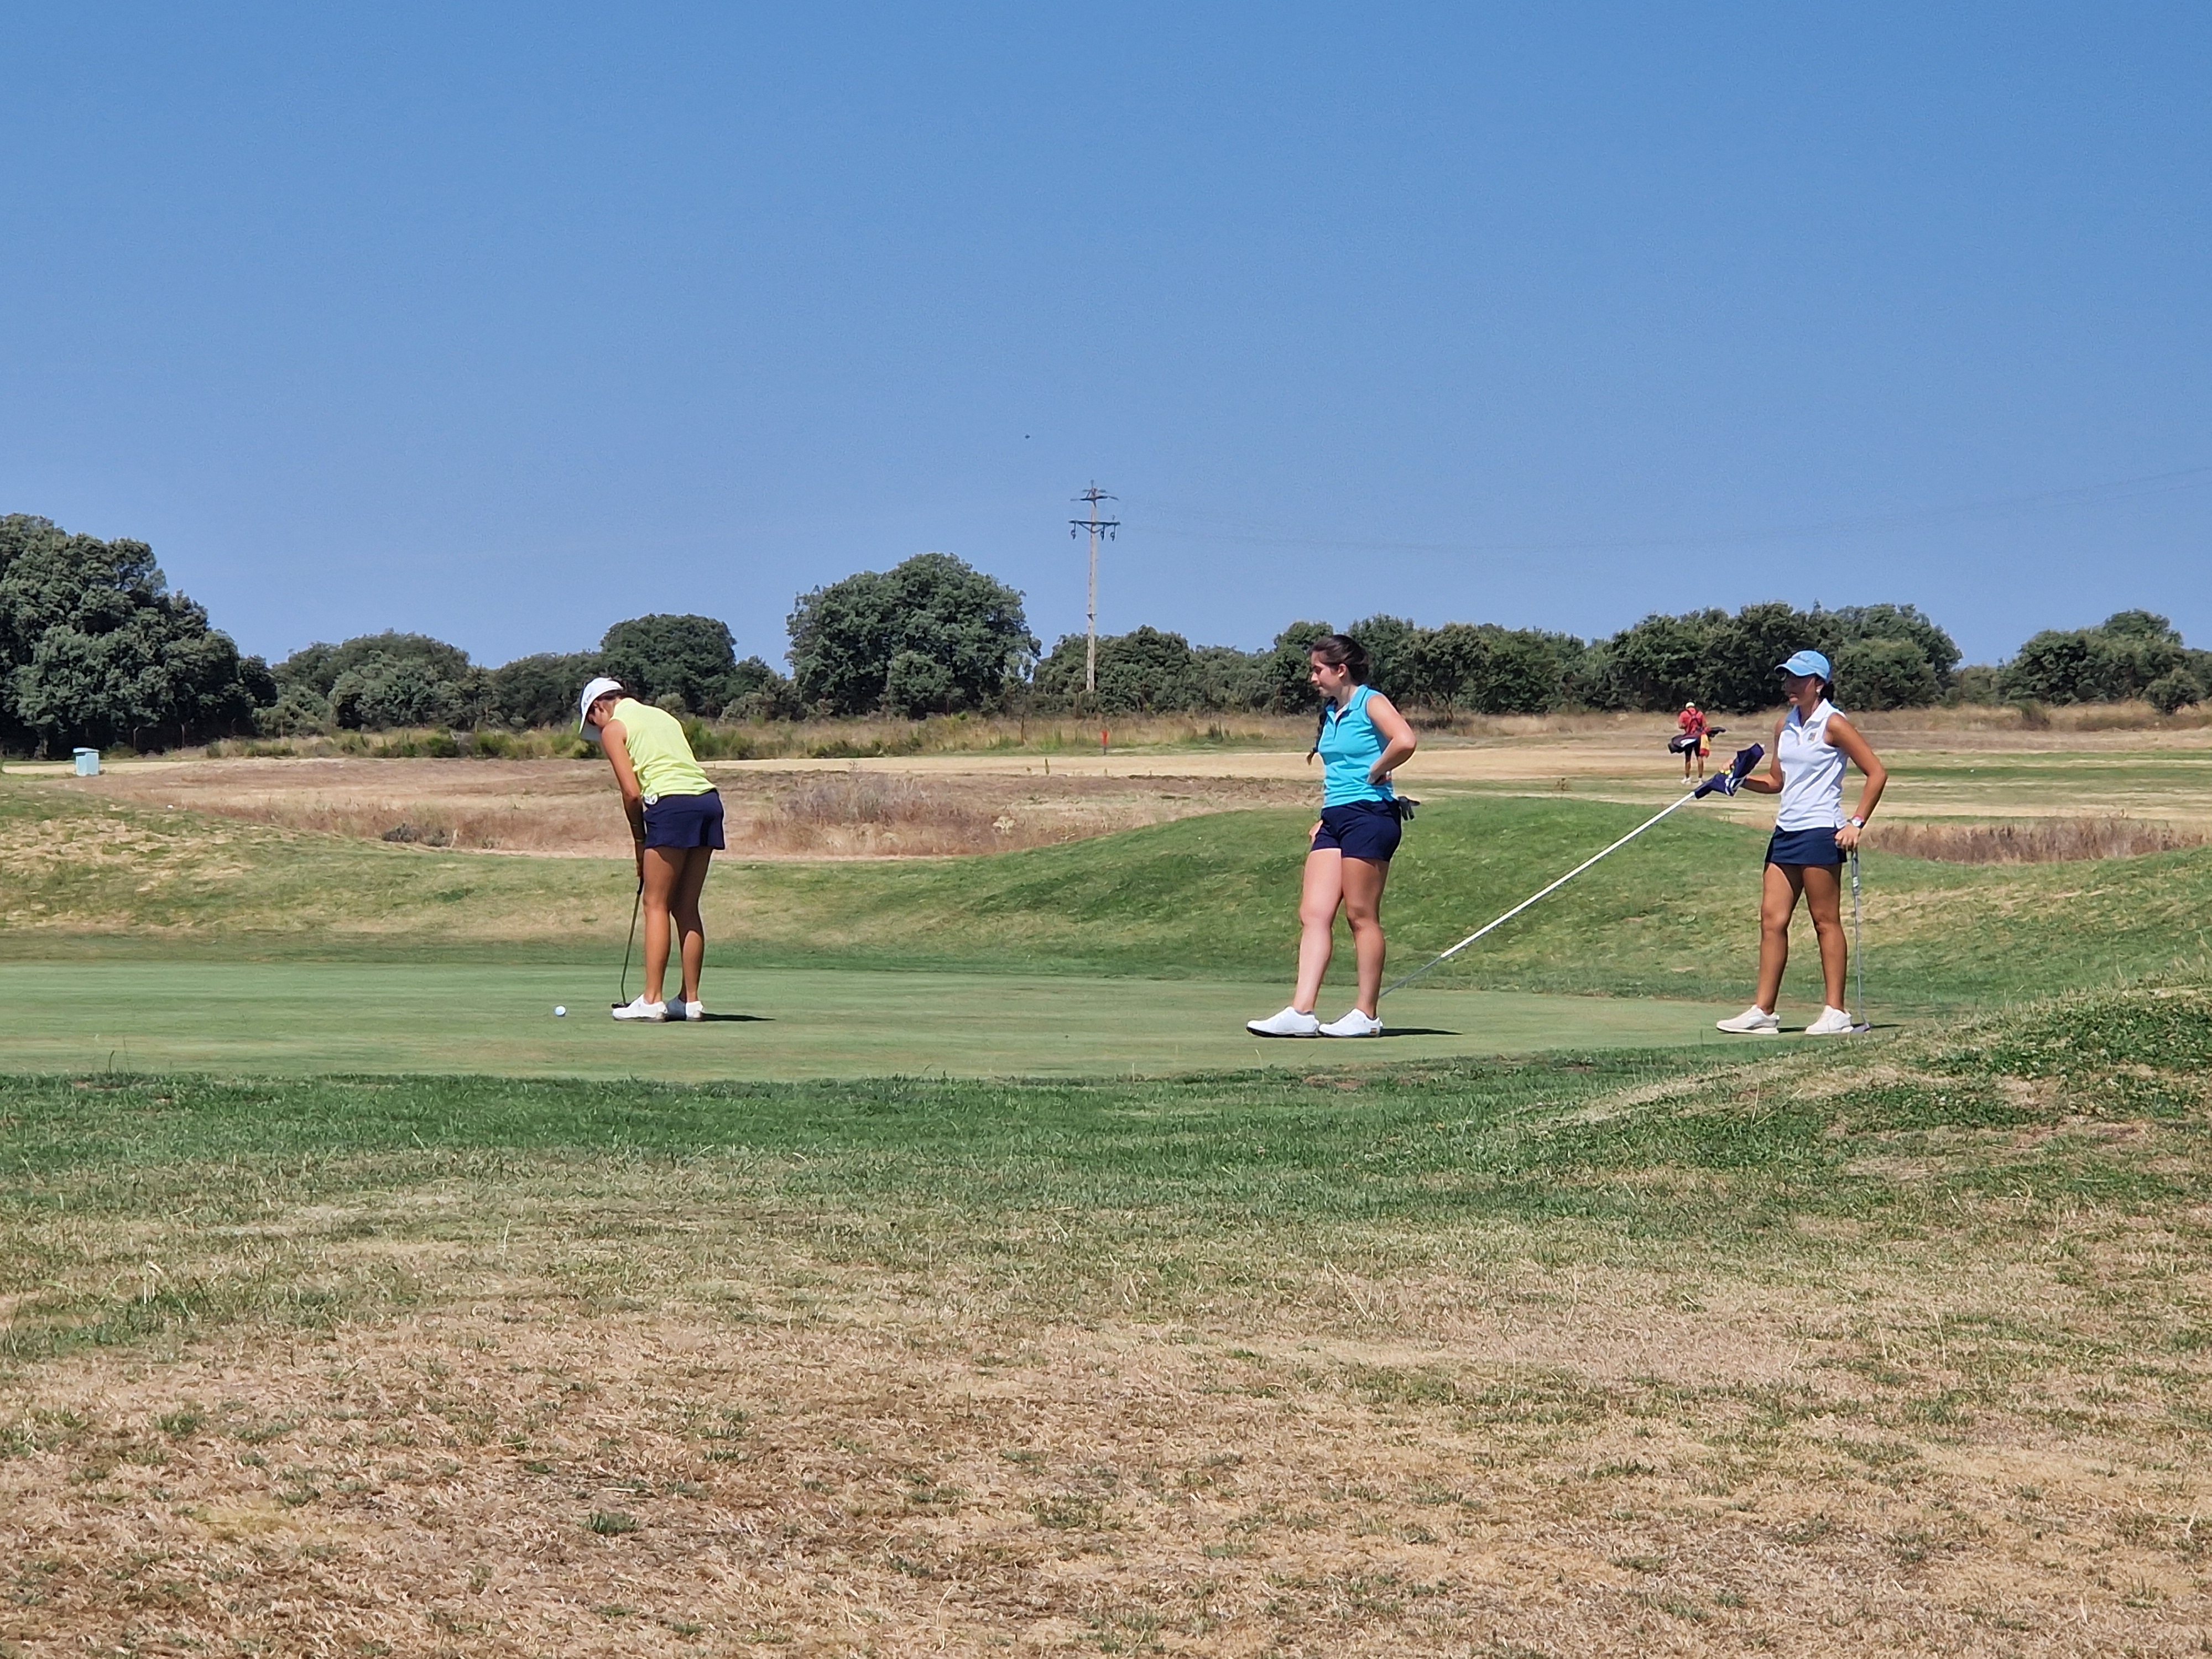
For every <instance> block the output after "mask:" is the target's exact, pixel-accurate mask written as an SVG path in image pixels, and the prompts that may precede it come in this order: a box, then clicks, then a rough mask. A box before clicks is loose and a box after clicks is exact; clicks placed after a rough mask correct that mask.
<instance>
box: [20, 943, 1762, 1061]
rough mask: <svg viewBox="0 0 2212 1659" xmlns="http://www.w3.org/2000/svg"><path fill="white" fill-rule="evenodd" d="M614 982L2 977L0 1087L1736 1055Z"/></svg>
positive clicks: (333, 975) (978, 986)
mask: <svg viewBox="0 0 2212 1659" xmlns="http://www.w3.org/2000/svg"><path fill="white" fill-rule="evenodd" d="M606 981H607V973H606V969H605V964H604V963H599V964H596V965H593V966H592V967H583V966H577V967H573V968H564V967H560V966H543V965H526V966H519V967H503V966H501V967H495V966H483V967H471V966H468V965H465V964H456V963H430V964H424V965H421V966H414V965H402V964H397V963H312V962H310V963H115V962H97V963H36V964H33V963H22V964H10V965H7V966H0V995H4V996H5V997H6V999H7V1001H8V1006H11V1007H13V1008H15V1009H17V1010H19V1011H32V1010H35V1011H36V1013H35V1017H33V1018H18V1019H16V1020H14V1021H11V1022H10V1029H9V1030H8V1031H6V1032H5V1033H4V1034H0V1070H7V1071H15V1072H88V1071H100V1070H107V1069H113V1070H118V1071H132V1072H160V1071H200V1072H208V1071H214V1072H224V1073H247V1074H252V1073H289V1074H294V1075H298V1074H303V1073H331V1072H438V1073H485V1074H493V1075H501V1076H515V1077H526V1076H527V1077H545V1076H569V1077H647V1078H658V1079H669V1080H673V1081H689V1080H697V1079H709V1078H747V1079H778V1078H810V1077H812V1078H819V1077H863V1076H881V1075H885V1074H890V1073H900V1074H906V1075H913V1074H917V1073H946V1074H951V1075H955V1076H970V1077H974V1076H984V1077H989V1076H1039V1075H1059V1076H1097V1075H1106V1074H1121V1075H1128V1074H1137V1075H1141V1076H1160V1075H1164V1074H1170V1073H1178V1072H1192V1071H1210V1070H1217V1069H1223V1068H1233V1067H1244V1066H1314V1065H1317V1064H1323V1063H1329V1064H1340V1063H1343V1062H1345V1061H1347V1060H1385V1059H1387V1060H1432V1059H1440V1058H1443V1057H1446V1056H1450V1055H1460V1054H1499V1053H1512V1052H1526V1051H1529V1050H1534V1049H1541V1048H1623V1047H1636V1048H1644V1047H1656V1046H1662V1045H1674V1044H1681V1043H1698V1042H1731V1041H1741V1039H1729V1038H1727V1037H1724V1036H1722V1035H1721V1034H1720V1033H1719V1032H1717V1031H1715V1030H1713V1029H1712V1021H1713V1018H1714V1016H1715V1015H1716V1014H1721V1013H1731V1012H1735V1010H1734V1008H1733V1007H1720V1006H1705V1005H1703V1004H1698V1003H1691V1002H1670V1001H1661V1000H1627V999H1620V1000H1614V999H1608V998H1602V997H1574V996H1538V995H1524V994H1513V993H1505V992H1481V991H1419V990H1415V991H1407V992H1403V993H1401V994H1399V995H1398V996H1396V997H1394V998H1392V999H1391V1000H1389V1002H1387V1003H1386V1004H1385V1005H1384V1007H1383V1012H1384V1014H1385V1016H1386V1018H1387V1019H1388V1021H1389V1023H1390V1024H1392V1025H1394V1026H1395V1027H1396V1028H1397V1029H1395V1030H1393V1031H1392V1032H1391V1033H1390V1034H1389V1036H1386V1037H1384V1038H1383V1040H1382V1041H1380V1042H1267V1041H1261V1040H1260V1039H1256V1038H1254V1037H1252V1036H1248V1035H1247V1034H1246V1033H1245V1031H1244V1030H1243V1022H1244V1021H1245V1020H1247V1019H1249V1018H1253V1017H1254V1016H1255V1015H1261V1014H1268V1013H1273V1012H1274V1011H1275V1010H1276V1009H1277V1008H1279V1007H1280V1006H1282V1004H1283V1001H1284V994H1285V987H1282V986H1281V985H1261V984H1254V983H1249V982H1243V983H1239V982H1222V981H1165V980H1144V979H1122V978H1073V977H1059V976H1037V977H1024V976H1018V975H987V974H946V973H919V972H917V973H904V972H896V971H869V970H861V969H778V970H768V969H761V970H754V971H746V970H743V969H737V970H732V969H717V970H716V971H715V972H714V974H713V975H711V976H710V978H709V981H708V995H709V999H710V1000H709V1006H710V1007H712V1008H713V1009H714V1011H715V1014H714V1018H711V1019H709V1020H708V1022H706V1023H704V1024H691V1025H681V1024H678V1025H667V1026H655V1025H643V1026H640V1025H617V1024H614V1023H613V1022H612V1021H611V1020H610V1019H609V1018H608V1017H607V1003H608V996H609V992H610V988H611V987H609V986H608V984H607V982H606ZM1340 1000H1341V998H1340V994H1337V993H1332V994H1331V999H1330V1000H1329V1003H1328V1006H1329V1009H1330V1011H1331V1012H1334V1011H1335V1009H1336V1004H1337V1002H1338V1001H1340ZM556 1004H557V1005H565V1006H567V1008H568V1017H567V1018H555V1017H554V1013H553V1010H554V1007H555V1006H556Z"/></svg>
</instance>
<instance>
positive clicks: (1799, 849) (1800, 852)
mask: <svg viewBox="0 0 2212 1659" xmlns="http://www.w3.org/2000/svg"><path fill="white" fill-rule="evenodd" d="M1766 861H1767V862H1768V863H1769V864H1821V865H1836V864H1841V863H1842V862H1843V861H1844V849H1843V848H1840V847H1838V846H1837V845H1836V832H1835V831H1834V830H1832V829H1777V830H1776V831H1775V832H1774V839H1773V840H1772V841H1770V842H1767V843H1766Z"/></svg>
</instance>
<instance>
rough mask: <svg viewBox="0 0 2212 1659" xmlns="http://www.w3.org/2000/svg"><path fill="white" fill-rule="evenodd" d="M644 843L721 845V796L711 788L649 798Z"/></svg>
mask: <svg viewBox="0 0 2212 1659" xmlns="http://www.w3.org/2000/svg"><path fill="white" fill-rule="evenodd" d="M645 844H646V845H647V847H678V848H684V847H713V848H720V847H721V845H722V798H721V797H720V795H718V794H716V793H714V791H713V790H711V789H709V790H708V792H707V793H705V794H703V795H663V796H662V797H661V798H660V799H659V800H649V801H647V802H646V804H645Z"/></svg>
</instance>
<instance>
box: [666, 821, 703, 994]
mask: <svg viewBox="0 0 2212 1659" xmlns="http://www.w3.org/2000/svg"><path fill="white" fill-rule="evenodd" d="M713 861H714V848H711V847H692V848H685V849H684V873H683V874H682V875H681V876H680V877H678V878H677V883H676V891H675V893H674V895H673V896H671V899H670V901H669V905H668V908H669V913H670V915H672V916H674V918H675V919H676V931H677V933H678V934H679V935H681V937H682V939H683V961H684V970H683V971H684V1001H686V1002H696V1001H698V1000H699V975H700V973H701V971H702V969H704V968H705V967H706V965H707V925H706V923H705V922H704V921H702V920H701V919H700V916H699V890H700V889H702V887H704V886H705V885H706V884H707V866H708V865H709V864H710V863H712V862H713Z"/></svg>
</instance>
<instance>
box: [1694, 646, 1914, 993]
mask: <svg viewBox="0 0 2212 1659" xmlns="http://www.w3.org/2000/svg"><path fill="white" fill-rule="evenodd" d="M1781 672H1782V675H1783V680H1782V690H1783V694H1784V696H1787V697H1788V698H1789V700H1790V707H1789V708H1788V709H1786V710H1785V711H1784V714H1783V716H1782V718H1781V719H1780V720H1778V721H1777V722H1776V723H1775V727H1774V746H1773V749H1772V750H1771V759H1770V760H1769V761H1768V762H1767V766H1766V775H1765V776H1764V777H1761V776H1760V775H1758V774H1757V773H1753V774H1750V775H1747V777H1746V778H1745V779H1744V781H1743V785H1742V787H1744V788H1746V789H1748V790H1750V791H1751V792H1752V793H1753V794H1756V795H1779V796H1781V797H1782V804H1781V807H1780V810H1778V811H1777V812H1776V813H1775V815H1774V837H1773V839H1772V840H1771V841H1770V842H1767V845H1766V875H1765V888H1764V890H1762V892H1761V893H1760V896H1759V1000H1757V1001H1755V1002H1753V1004H1752V1005H1751V1006H1750V1007H1748V1008H1747V1009H1745V1010H1744V1011H1743V1012H1741V1013H1740V1014H1738V1015H1737V1016H1736V1017H1735V1018H1734V1019H1723V1020H1721V1021H1719V1022H1717V1024H1719V1026H1720V1028H1721V1030H1723V1031H1743V1032H1749V1033H1752V1034H1754V1035H1757V1036H1776V1035H1778V1033H1779V1032H1780V1031H1781V1030H1782V1021H1781V1019H1780V1018H1779V1017H1778V1015H1777V1014H1776V1013H1775V1012H1774V1008H1775V1004H1776V1003H1777V1002H1778V1001H1779V1000H1781V996H1782V970H1783V969H1784V968H1786V967H1787V966H1789V963H1790V918H1791V917H1792V916H1793V915H1796V911H1797V900H1798V898H1799V897H1800V896H1802V897H1803V898H1804V901H1805V908H1806V909H1807V910H1808V912H1809V913H1810V914H1811V915H1812V918H1813V932H1814V935H1815V936H1816V937H1817V938H1818V939H1819V940H1820V977H1821V978H1822V979H1823V980H1825V981H1826V982H1827V996H1828V1003H1827V1006H1826V1007H1825V1008H1823V1009H1821V1011H1820V1018H1818V1019H1816V1020H1814V1022H1813V1023H1812V1024H1810V1025H1808V1026H1807V1027H1806V1028H1805V1035H1806V1036H1842V1035H1844V1033H1845V1032H1847V1031H1849V1030H1850V1029H1851V1017H1850V1013H1849V1012H1847V1011H1846V1010H1845V1009H1844V969H1846V968H1848V967H1849V966H1850V941H1849V940H1848V939H1845V938H1844V915H1843V890H1844V886H1843V880H1842V877H1841V873H1840V872H1841V871H1842V869H1843V864H1844V859H1845V858H1846V857H1848V856H1849V855H1850V852H1851V849H1852V848H1855V847H1857V845H1858V844H1859V831H1860V830H1861V829H1864V828H1865V827H1866V821H1867V820H1868V819H1869V818H1870V817H1873V816H1874V809H1875V805H1876V804H1877V803H1878V802H1879V801H1880V800H1881V791H1882V786H1883V785H1884V784H1886V783H1887V782H1888V781H1889V772H1888V769H1887V768H1885V767H1884V766H1883V765H1882V763H1881V761H1880V760H1878V759H1876V758H1875V752H1874V750H1873V749H1871V748H1870V747H1869V746H1868V744H1867V740H1866V739H1865V738H1863V737H1862V736H1860V735H1859V733H1858V732H1857V729H1856V728H1855V727H1854V726H1852V725H1851V723H1850V721H1849V720H1845V719H1844V716H1843V712H1842V711H1841V710H1840V709H1838V708H1837V707H1836V706H1835V705H1834V704H1833V703H1832V702H1829V701H1828V690H1829V687H1830V686H1831V685H1832V684H1833V683H1834V679H1835V675H1834V672H1833V671H1832V670H1831V669H1830V668H1829V666H1828V659H1826V657H1824V656H1822V655H1821V654H1820V653H1819V652H1817V651H1800V652H1798V653H1796V655H1795V656H1793V657H1791V658H1790V660H1789V661H1788V662H1785V663H1784V664H1783V665H1781ZM1846 761H1848V762H1850V763H1851V764H1852V765H1855V766H1857V768H1858V769H1859V770H1860V771H1862V772H1863V773H1865V774H1866V787H1865V788H1864V789H1863V790H1862V791H1860V793H1859V810H1858V811H1857V812H1856V813H1854V814H1852V815H1851V816H1850V817H1848V818H1847V817H1844V763H1845V762H1846Z"/></svg>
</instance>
